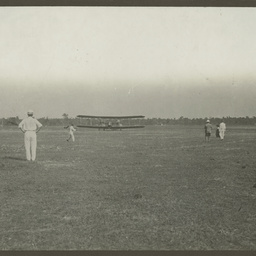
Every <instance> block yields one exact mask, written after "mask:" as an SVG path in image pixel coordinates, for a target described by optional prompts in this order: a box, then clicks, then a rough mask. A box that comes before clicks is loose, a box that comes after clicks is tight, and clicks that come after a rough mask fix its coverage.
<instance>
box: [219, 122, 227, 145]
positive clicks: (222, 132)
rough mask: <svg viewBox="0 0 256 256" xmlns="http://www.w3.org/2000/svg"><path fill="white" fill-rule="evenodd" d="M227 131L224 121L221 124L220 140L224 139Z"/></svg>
mask: <svg viewBox="0 0 256 256" xmlns="http://www.w3.org/2000/svg"><path fill="white" fill-rule="evenodd" d="M225 131H226V124H225V123H224V121H223V120H222V121H221V123H220V139H221V140H223V139H224V135H225Z"/></svg>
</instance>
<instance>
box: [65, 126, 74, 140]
mask: <svg viewBox="0 0 256 256" xmlns="http://www.w3.org/2000/svg"><path fill="white" fill-rule="evenodd" d="M64 128H66V129H67V128H69V138H68V139H67V141H69V140H70V139H72V141H73V142H74V141H75V136H74V132H75V131H76V129H75V127H74V125H73V124H71V125H70V126H66V127H64Z"/></svg>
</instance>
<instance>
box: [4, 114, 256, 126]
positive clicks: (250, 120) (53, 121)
mask: <svg viewBox="0 0 256 256" xmlns="http://www.w3.org/2000/svg"><path fill="white" fill-rule="evenodd" d="M62 116H63V118H48V117H42V118H38V120H39V122H41V123H42V124H43V126H66V125H68V124H70V123H74V124H75V125H78V124H79V123H80V120H78V119H76V118H69V117H68V115H67V114H63V115H62ZM207 119H208V118H206V117H205V118H192V119H191V118H187V117H183V116H181V117H180V118H177V119H176V118H145V119H140V120H130V121H129V120H123V122H122V123H124V124H127V123H128V122H130V124H134V123H136V124H140V125H204V124H205V122H206V120H207ZM0 120H1V123H0V125H1V126H17V125H18V124H19V122H20V121H21V119H19V117H18V116H16V117H9V118H2V119H0ZM221 120H224V122H225V123H226V124H227V125H256V117H255V116H253V117H248V116H246V117H230V116H227V117H223V118H219V117H212V118H210V121H211V123H212V124H219V123H220V122H221ZM84 122H85V120H81V123H82V124H83V123H84ZM87 124H88V123H87Z"/></svg>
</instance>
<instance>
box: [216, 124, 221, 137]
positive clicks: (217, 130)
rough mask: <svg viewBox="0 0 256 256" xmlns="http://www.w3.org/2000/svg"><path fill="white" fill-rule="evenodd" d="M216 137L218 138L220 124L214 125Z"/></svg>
mask: <svg viewBox="0 0 256 256" xmlns="http://www.w3.org/2000/svg"><path fill="white" fill-rule="evenodd" d="M216 138H220V125H219V124H217V125H216Z"/></svg>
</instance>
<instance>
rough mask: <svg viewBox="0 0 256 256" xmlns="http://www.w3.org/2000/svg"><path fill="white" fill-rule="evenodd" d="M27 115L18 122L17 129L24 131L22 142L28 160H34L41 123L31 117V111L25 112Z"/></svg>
mask: <svg viewBox="0 0 256 256" xmlns="http://www.w3.org/2000/svg"><path fill="white" fill-rule="evenodd" d="M27 115H28V117H27V118H25V119H23V120H22V121H21V122H20V124H19V129H20V130H21V131H22V132H23V133H24V143H25V149H26V157H27V160H28V161H35V160H36V148H37V135H36V134H37V133H38V132H39V130H40V129H41V128H42V124H41V123H40V122H39V121H38V120H37V119H35V118H34V117H33V111H32V110H29V111H28V112H27Z"/></svg>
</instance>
